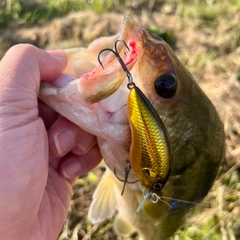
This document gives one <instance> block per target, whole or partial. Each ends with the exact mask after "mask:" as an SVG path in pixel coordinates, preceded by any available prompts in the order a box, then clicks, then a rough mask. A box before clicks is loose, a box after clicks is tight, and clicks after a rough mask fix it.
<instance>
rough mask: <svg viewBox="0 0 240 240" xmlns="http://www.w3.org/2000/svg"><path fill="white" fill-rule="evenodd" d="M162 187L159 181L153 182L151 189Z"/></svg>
mask: <svg viewBox="0 0 240 240" xmlns="http://www.w3.org/2000/svg"><path fill="white" fill-rule="evenodd" d="M162 188H163V185H162V184H161V183H153V185H152V190H156V191H160V190H161V189H162Z"/></svg>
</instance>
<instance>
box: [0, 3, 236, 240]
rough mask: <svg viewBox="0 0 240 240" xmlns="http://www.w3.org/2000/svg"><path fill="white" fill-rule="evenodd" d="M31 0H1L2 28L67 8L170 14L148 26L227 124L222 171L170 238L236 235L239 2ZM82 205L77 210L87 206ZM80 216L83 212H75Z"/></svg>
mask: <svg viewBox="0 0 240 240" xmlns="http://www.w3.org/2000/svg"><path fill="white" fill-rule="evenodd" d="M32 2H33V4H27V1H23V0H22V1H17V0H12V1H9V0H5V2H4V1H2V2H1V3H0V27H2V28H11V27H12V26H13V25H16V24H17V25H18V26H20V27H28V28H31V27H32V26H33V25H37V26H39V25H43V24H44V23H49V20H50V19H53V18H56V17H63V16H65V15H67V14H68V13H70V12H77V11H84V10H86V9H92V10H93V11H94V12H95V13H98V14H99V13H101V14H102V13H108V12H111V11H113V10H114V9H115V8H116V7H122V8H120V9H121V12H122V15H123V14H124V13H125V12H124V8H123V7H125V10H126V12H128V11H129V10H131V13H132V14H133V15H134V16H135V17H138V16H141V17H142V19H144V16H148V18H149V20H148V22H150V21H151V18H154V20H155V19H158V17H159V16H161V17H162V18H164V19H174V24H170V23H168V22H167V21H165V22H162V21H157V20H155V21H153V22H151V23H149V24H148V25H146V26H147V28H148V29H149V30H150V31H152V32H154V33H155V34H156V35H159V36H161V37H164V38H165V40H167V41H169V42H170V43H172V44H176V51H177V55H178V57H179V58H180V60H181V61H182V62H183V63H184V65H186V67H187V68H188V69H189V70H190V71H191V72H193V73H194V75H195V76H197V79H199V82H200V84H201V87H202V88H203V89H204V91H205V92H206V93H207V95H208V96H209V97H210V99H211V100H212V101H213V103H214V104H215V106H216V108H217V110H218V111H219V114H220V116H221V118H222V121H223V122H224V125H225V134H226V161H225V163H224V164H223V167H222V174H221V175H220V177H219V178H218V179H217V181H216V182H215V184H214V186H213V188H212V190H211V191H210V192H209V194H208V196H207V197H206V199H205V200H204V201H203V203H201V204H199V206H198V207H197V208H196V209H195V210H194V212H193V214H192V215H191V216H189V217H188V220H187V222H186V224H185V225H184V226H183V227H182V228H181V229H179V230H178V231H177V232H176V233H175V235H174V236H173V237H172V238H171V240H215V239H216V240H218V239H222V240H237V239H240V164H239V162H240V144H239V143H240V135H239V133H240V107H239V102H240V97H239V96H240V87H239V81H240V80H239V79H240V24H239V22H240V1H239V0H229V1H225V0H206V1H204V0H192V1H191V0H163V1H150V2H151V3H152V7H151V8H148V6H149V3H148V2H149V1H139V5H138V2H137V1H130V0H122V1H120V0H119V1H117V0H105V1H103V0H92V1H91V0H89V1H88V2H87V1H84V0H79V1H70V0H68V1H67V0H60V1H56V0H55V1H54V0H50V1H46V0H45V1H44V0H38V1H32ZM4 3H5V4H4ZM9 3H10V5H9ZM140 3H141V4H140ZM144 4H145V5H144ZM123 12H124V13H123ZM86 26H88V25H87V23H86ZM88 27H89V26H88ZM0 40H1V39H0ZM0 44H1V41H0ZM0 48H1V46H0ZM95 181H96V176H95V175H94V174H89V175H87V177H86V178H83V179H79V180H78V181H77V183H76V186H75V188H78V187H79V186H80V187H84V188H85V190H84V191H83V193H86V194H85V195H87V193H88V191H90V190H91V189H90V188H92V187H90V186H91V184H93V183H94V184H95ZM78 191H79V190H78ZM85 191H86V192H85ZM80 192H81V191H80ZM81 193H82V192H81ZM85 195H84V194H79V195H77V196H76V199H77V198H79V199H80V200H81V201H82V198H83V197H86V196H85ZM80 200H79V201H80ZM88 201H90V200H89V199H88ZM72 204H73V202H72ZM75 207H76V206H75ZM85 208H86V207H85ZM85 208H84V209H80V210H79V212H81V211H85ZM80 219H82V215H81V216H79V220H80ZM83 224H84V223H83ZM86 226H87V227H86V229H88V230H86V231H88V232H91V225H90V224H89V223H87V224H86ZM111 226H112V225H111V223H108V224H106V225H105V226H100V227H99V228H98V230H96V229H95V231H96V234H95V236H94V237H93V238H92V239H100V237H99V236H100V235H104V234H105V233H106V232H108V231H109V229H110V228H111ZM76 235H77V233H76ZM83 236H84V233H83ZM98 237H99V238H98ZM102 239H103V238H102ZM118 239H119V240H122V239H123V238H121V237H119V238H118ZM129 239H130V238H129Z"/></svg>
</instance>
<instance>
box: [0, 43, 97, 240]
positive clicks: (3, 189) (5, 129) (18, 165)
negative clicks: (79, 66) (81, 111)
mask: <svg viewBox="0 0 240 240" xmlns="http://www.w3.org/2000/svg"><path fill="white" fill-rule="evenodd" d="M66 62H67V59H66V56H65V54H64V53H63V52H62V51H52V52H51V53H47V52H45V51H43V50H40V49H38V48H36V47H33V46H31V45H27V44H26V45H23V44H22V45H16V46H14V47H12V48H11V49H10V50H9V51H8V52H7V53H6V55H5V56H4V58H3V59H2V61H1V62H0V156H1V158H0V236H1V238H3V239H8V240H13V239H14V240H15V239H34V240H37V239H41V240H44V239H47V240H51V239H57V236H58V234H59V232H60V230H61V227H62V224H63V222H64V220H65V218H66V213H67V209H68V205H69V201H70V198H71V195H72V184H73V182H74V181H75V179H76V177H77V176H79V175H81V174H83V173H86V172H87V171H89V170H90V169H92V168H93V167H94V166H96V165H97V164H98V163H99V161H100V159H101V155H100V152H99V149H98V147H97V145H96V139H95V137H94V136H92V135H90V134H89V133H86V132H85V131H83V130H82V129H80V128H79V127H77V126H76V125H74V124H73V123H71V122H69V121H68V120H66V119H64V118H63V117H61V116H58V114H57V113H56V112H54V111H53V110H51V109H50V108H48V107H47V106H46V105H44V104H43V103H41V102H40V103H38V99H37V95H38V91H39V86H40V80H44V81H49V82H51V81H54V80H55V79H56V78H57V77H58V76H59V75H60V74H61V73H62V71H63V69H64V68H65V66H66ZM46 129H48V131H47V130H46ZM49 152H50V154H49Z"/></svg>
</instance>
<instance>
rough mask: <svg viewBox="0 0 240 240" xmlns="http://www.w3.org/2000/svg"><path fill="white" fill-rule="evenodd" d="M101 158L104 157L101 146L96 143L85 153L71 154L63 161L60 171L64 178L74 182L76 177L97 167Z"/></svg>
mask: <svg viewBox="0 0 240 240" xmlns="http://www.w3.org/2000/svg"><path fill="white" fill-rule="evenodd" d="M101 159H102V157H101V154H100V150H99V147H98V146H97V145H95V146H94V147H93V148H92V149H91V150H90V151H89V152H87V153H86V154H85V155H80V156H78V155H74V154H71V155H69V156H68V157H67V158H65V159H64V160H63V161H62V162H61V164H60V166H59V172H60V174H61V175H62V176H63V177H64V178H66V179H68V180H69V182H71V183H72V182H73V181H74V180H75V179H76V177H78V176H81V175H83V174H85V173H87V172H89V171H90V170H91V169H93V168H94V167H96V166H97V165H98V164H99V163H100V161H101Z"/></svg>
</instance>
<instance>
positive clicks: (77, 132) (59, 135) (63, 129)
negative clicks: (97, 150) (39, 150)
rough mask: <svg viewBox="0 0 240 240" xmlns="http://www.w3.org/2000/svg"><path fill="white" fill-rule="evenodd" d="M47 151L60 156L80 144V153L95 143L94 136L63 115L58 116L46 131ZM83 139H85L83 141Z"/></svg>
mask: <svg viewBox="0 0 240 240" xmlns="http://www.w3.org/2000/svg"><path fill="white" fill-rule="evenodd" d="M48 138H49V151H50V153H51V154H52V155H54V156H57V157H61V156H64V155H65V154H66V153H68V152H69V151H71V150H72V149H74V148H75V147H76V146H80V147H81V149H82V153H84V152H86V151H87V150H88V149H90V148H91V147H92V146H93V143H92V142H94V143H96V140H95V137H93V136H92V135H91V134H90V133H87V132H85V131H84V130H82V129H81V128H79V127H78V126H77V125H75V124H74V123H72V122H70V121H69V120H67V119H66V118H64V117H62V116H61V117H59V118H58V119H57V121H56V122H55V123H54V124H53V125H52V127H51V128H50V130H49V132H48ZM85 139H86V140H87V141H85Z"/></svg>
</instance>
